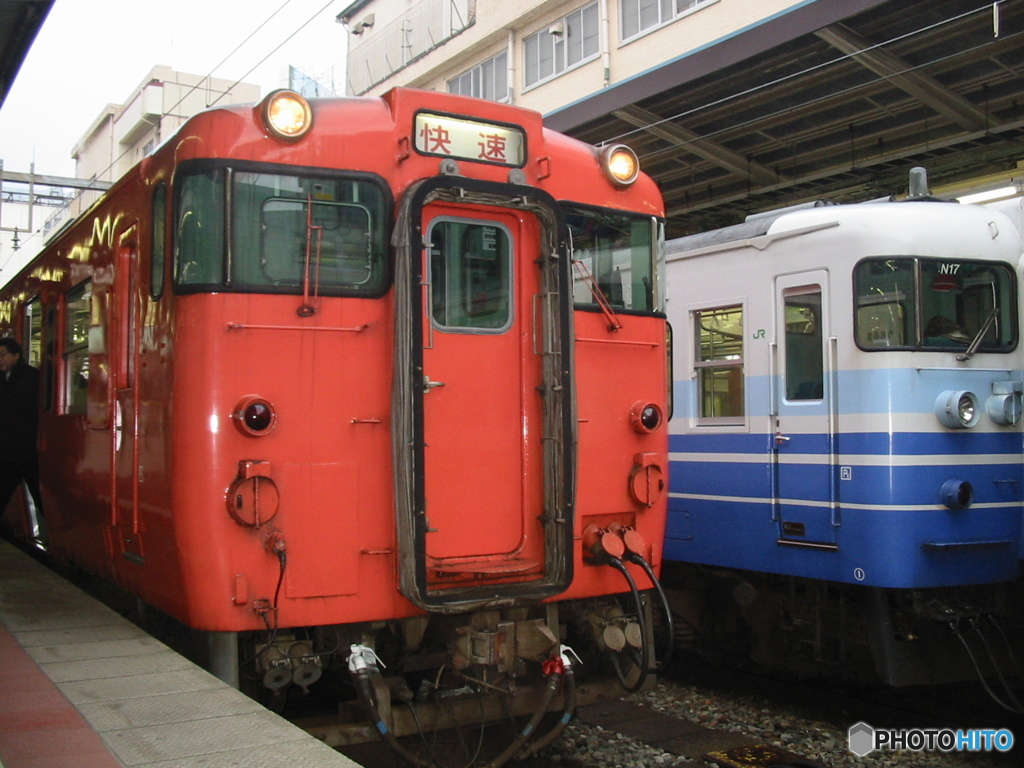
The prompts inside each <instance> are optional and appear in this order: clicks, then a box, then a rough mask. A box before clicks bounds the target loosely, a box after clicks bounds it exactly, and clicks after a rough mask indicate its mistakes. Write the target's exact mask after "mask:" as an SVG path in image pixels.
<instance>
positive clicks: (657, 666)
mask: <svg viewBox="0 0 1024 768" xmlns="http://www.w3.org/2000/svg"><path fill="white" fill-rule="evenodd" d="M626 560H628V561H629V562H631V563H634V564H635V565H639V566H640V567H641V568H643V569H644V573H646V574H647V578H649V579H650V580H651V584H653V585H654V591H655V592H657V593H658V599H659V600H660V601H661V610H662V612H663V613H664V614H665V632H666V633H667V635H668V639H667V640H666V642H665V650H664V653H663V654H662V657H661V660H660V661H659V660H658V659H655V661H654V665H653V666H652V667H651V671H652V672H663V671H664V670H665V669H666V668H667V667H668V665H669V664H671V663H672V655H673V652H674V651H675V634H676V630H675V621H674V619H673V614H672V606H670V605H669V604H668V595H666V594H665V590H664V589H662V586H661V582H660V581H659V580H658V577H657V576H655V575H654V569H653V568H651V564H650V563H648V562H647V561H646V560H645V559H644V558H643V557H642V556H641V555H639V554H638V553H636V552H629V553H627V554H626ZM652 631H653V628H652Z"/></svg>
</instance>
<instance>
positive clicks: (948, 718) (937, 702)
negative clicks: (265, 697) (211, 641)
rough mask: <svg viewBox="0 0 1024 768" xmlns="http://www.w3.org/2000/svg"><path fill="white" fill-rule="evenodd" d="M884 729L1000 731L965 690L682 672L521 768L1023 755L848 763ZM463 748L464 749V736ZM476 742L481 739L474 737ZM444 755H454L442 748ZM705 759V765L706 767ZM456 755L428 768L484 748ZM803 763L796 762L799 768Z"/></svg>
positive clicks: (973, 763) (1009, 722)
mask: <svg viewBox="0 0 1024 768" xmlns="http://www.w3.org/2000/svg"><path fill="white" fill-rule="evenodd" d="M862 721H863V722H866V723H869V724H871V725H872V726H874V727H877V728H892V729H946V728H948V729H954V730H956V729H970V728H1000V729H1003V728H1005V729H1008V730H1010V731H1011V732H1012V733H1013V734H1014V735H1021V734H1024V719H1022V718H1019V717H1015V716H1010V715H1007V713H1005V712H1002V711H1001V710H998V709H997V708H996V707H995V706H994V705H992V704H991V702H989V701H988V700H987V699H986V697H985V696H984V694H983V693H981V692H979V691H978V690H976V689H974V688H972V687H969V686H957V687H943V688H930V689H927V690H908V691H895V690H893V689H886V690H882V689H875V690H870V689H861V690H852V689H846V690H840V689H835V688H830V687H827V686H824V685H820V684H815V683H807V682H801V681H794V680H786V679H782V678H778V677H772V676H768V675H764V674H756V673H750V672H747V671H743V670H736V669H727V668H721V667H717V668H716V667H711V666H709V665H707V664H701V663H697V662H696V661H691V660H685V659H684V660H682V663H681V664H680V667H679V668H677V669H676V670H675V671H673V672H671V673H670V674H669V675H668V676H667V677H665V678H664V679H663V680H662V681H661V682H659V684H658V685H657V686H656V687H655V688H653V689H652V690H649V691H646V692H643V693H640V694H635V695H633V696H629V697H626V698H625V699H621V700H617V701H609V702H601V703H596V704H589V705H586V706H583V707H581V708H580V709H579V711H578V712H577V714H576V717H575V718H574V720H573V722H572V723H571V724H570V725H569V727H568V728H567V729H566V731H565V733H564V734H563V735H562V736H561V737H560V738H559V739H558V740H557V741H556V742H555V743H553V744H552V745H551V746H549V747H548V748H546V749H545V750H543V751H542V752H540V753H539V754H538V755H537V756H535V757H533V758H531V759H530V760H527V761H524V762H521V763H514V764H513V765H518V766H521V768H556V767H557V768H600V767H601V766H606V767H607V768H652V767H653V768H711V766H717V767H718V768H731V767H733V766H738V767H744V766H770V765H793V766H801V765H803V766H809V765H823V766H828V767H829V768H868V767H870V768H874V767H875V766H878V767H879V768H883V767H884V768H1011V766H1019V765H1021V759H1022V758H1021V754H1022V750H1024V747H1018V748H1015V749H1013V750H1011V751H1009V752H1006V753H999V752H987V753H969V752H949V753H942V752H903V753H893V752H885V753H882V752H873V753H871V754H869V755H867V756H864V757H858V756H857V755H855V754H853V753H852V752H851V751H850V750H849V748H848V742H847V732H848V730H849V728H850V727H851V726H852V725H854V724H856V723H857V722H862ZM460 738H461V739H462V743H463V744H469V743H473V744H475V742H471V740H470V739H469V738H468V736H467V735H466V734H463V736H462V737H460ZM485 738H486V737H485ZM445 743H446V744H448V745H449V746H451V745H452V744H455V743H456V740H455V739H451V738H449V740H448V741H447V742H445ZM343 751H344V752H345V753H346V754H348V755H349V756H351V757H352V758H353V759H355V760H357V761H358V762H360V763H361V764H363V765H364V766H366V768H390V766H393V765H395V762H394V757H393V756H392V755H390V754H389V753H387V752H386V751H385V750H383V749H382V748H381V747H380V746H378V745H373V744H371V745H362V746H360V747H357V748H352V749H344V750H343ZM708 755H712V756H713V757H714V758H715V759H709V758H708V757H707V756H708ZM470 756H471V755H470V754H469V753H467V752H466V750H465V749H464V748H456V749H453V750H450V751H449V752H448V753H447V755H441V754H438V760H437V763H436V765H437V766H443V768H467V766H469V765H471V764H472V765H485V764H486V745H485V747H484V749H483V750H482V751H481V753H480V754H479V755H478V756H477V758H478V759H477V760H476V761H472V762H471V761H470V759H469V758H470ZM801 761H803V762H801Z"/></svg>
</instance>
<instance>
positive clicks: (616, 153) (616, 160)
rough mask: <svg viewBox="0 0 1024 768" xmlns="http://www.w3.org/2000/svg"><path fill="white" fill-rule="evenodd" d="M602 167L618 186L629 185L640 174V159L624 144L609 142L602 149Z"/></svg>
mask: <svg viewBox="0 0 1024 768" xmlns="http://www.w3.org/2000/svg"><path fill="white" fill-rule="evenodd" d="M601 169H602V170H603V171H604V174H605V176H607V177H608V179H609V180H610V181H611V183H612V184H614V185H615V186H617V187H628V186H629V185H630V184H632V183H633V182H634V181H636V180H637V177H639V176H640V160H639V158H637V156H636V152H634V151H633V150H632V149H630V148H629V147H627V146H625V145H624V144H609V145H608V146H606V147H604V148H603V149H602V150H601Z"/></svg>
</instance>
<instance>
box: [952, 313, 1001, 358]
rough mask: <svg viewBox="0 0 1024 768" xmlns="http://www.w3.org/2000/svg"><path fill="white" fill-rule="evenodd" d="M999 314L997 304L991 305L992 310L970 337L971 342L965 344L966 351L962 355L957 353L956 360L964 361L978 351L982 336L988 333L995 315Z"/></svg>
mask: <svg viewBox="0 0 1024 768" xmlns="http://www.w3.org/2000/svg"><path fill="white" fill-rule="evenodd" d="M998 314H999V306H998V305H996V306H994V307H992V311H991V312H989V313H988V317H986V318H985V322H984V323H982V324H981V328H979V329H978V332H977V333H976V334H974V338H973V339H971V343H970V344H968V345H967V351H966V352H964V353H963V354H962V355H957V356H956V359H957V361H958V362H961V363H962V362H964V361H965V360H970V359H971V358H972V357H974V353H975V352H977V351H978V347H979V346H980V345H981V339H982V337H983V336H984V335H985V334H986V333H988V329H989V328H991V327H992V323H994V322H995V320H996V315H998Z"/></svg>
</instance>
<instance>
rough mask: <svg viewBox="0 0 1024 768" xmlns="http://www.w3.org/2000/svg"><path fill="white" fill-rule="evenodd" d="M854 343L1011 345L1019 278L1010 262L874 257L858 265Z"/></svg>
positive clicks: (992, 348) (1004, 348)
mask: <svg viewBox="0 0 1024 768" xmlns="http://www.w3.org/2000/svg"><path fill="white" fill-rule="evenodd" d="M855 283H856V287H855V290H856V308H855V312H856V334H857V344H858V345H859V346H860V347H861V348H862V349H866V350H881V349H918V350H935V351H940V350H941V351H947V352H948V351H950V350H967V349H968V348H970V347H973V348H975V349H977V350H979V351H987V352H1009V351H1010V350H1012V349H1014V348H1015V347H1016V346H1017V302H1016V279H1015V276H1014V273H1013V270H1012V269H1011V268H1010V267H1009V265H1006V264H998V263H993V262H984V261H969V260H966V259H960V260H955V259H925V258H909V257H899V258H875V259H866V260H864V261H862V262H860V263H859V264H858V265H857V268H856V275H855Z"/></svg>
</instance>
